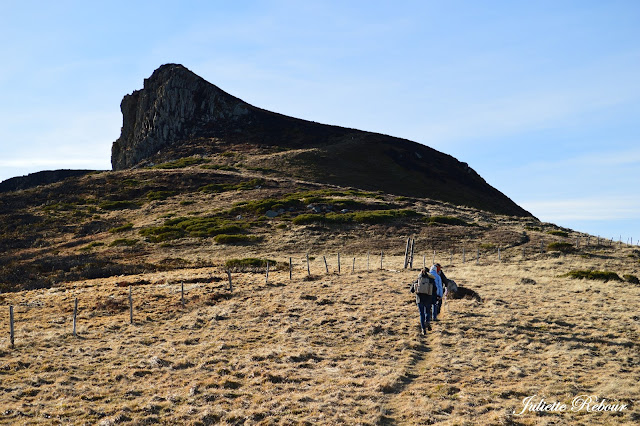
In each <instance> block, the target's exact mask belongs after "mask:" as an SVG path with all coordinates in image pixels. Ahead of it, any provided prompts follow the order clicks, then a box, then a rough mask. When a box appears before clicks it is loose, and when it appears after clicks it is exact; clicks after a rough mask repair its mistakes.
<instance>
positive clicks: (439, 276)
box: [429, 263, 449, 321]
mask: <svg viewBox="0 0 640 426" xmlns="http://www.w3.org/2000/svg"><path fill="white" fill-rule="evenodd" d="M429 272H430V273H431V275H433V276H434V277H435V279H436V286H438V288H439V290H438V296H437V298H436V301H435V302H434V304H433V320H434V321H438V315H440V309H442V299H443V298H444V295H445V292H446V291H447V283H448V281H449V280H448V279H447V277H446V276H445V275H444V272H443V271H442V266H440V264H439V263H436V264H435V265H433V266H432V267H431V270H430V271H429ZM438 284H439V285H438Z"/></svg>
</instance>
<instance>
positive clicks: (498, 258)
mask: <svg viewBox="0 0 640 426" xmlns="http://www.w3.org/2000/svg"><path fill="white" fill-rule="evenodd" d="M500 261H501V259H500V247H498V262H500Z"/></svg>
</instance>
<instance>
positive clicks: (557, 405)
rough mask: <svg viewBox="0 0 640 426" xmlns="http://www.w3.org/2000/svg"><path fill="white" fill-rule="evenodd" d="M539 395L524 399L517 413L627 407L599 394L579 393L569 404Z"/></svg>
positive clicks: (605, 409)
mask: <svg viewBox="0 0 640 426" xmlns="http://www.w3.org/2000/svg"><path fill="white" fill-rule="evenodd" d="M537 398H538V395H533V396H528V397H526V398H524V399H523V400H522V405H523V407H522V411H520V412H519V413H515V412H514V414H516V415H518V416H521V415H523V414H525V413H526V412H536V411H548V412H554V411H555V412H564V411H567V410H568V409H570V410H571V411H573V412H578V411H588V412H596V411H611V412H615V411H624V410H626V409H627V405H626V404H620V403H616V404H612V403H610V402H608V401H607V400H606V399H605V398H602V399H600V398H598V397H597V396H589V395H579V396H576V397H575V398H573V400H572V401H571V405H570V406H568V405H567V404H564V403H562V402H547V401H545V400H544V398H540V399H539V400H538V399H537Z"/></svg>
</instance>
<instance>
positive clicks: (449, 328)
mask: <svg viewBox="0 0 640 426" xmlns="http://www.w3.org/2000/svg"><path fill="white" fill-rule="evenodd" d="M518 250H519V249H517V248H514V249H513V251H512V252H510V251H506V252H504V253H503V256H504V258H506V259H508V261H506V262H503V263H500V264H499V263H497V262H496V261H495V260H491V261H490V260H489V259H481V262H480V264H479V265H476V264H475V261H470V260H469V258H468V259H467V262H466V263H465V264H462V263H461V259H460V258H459V255H457V257H456V258H455V259H454V263H455V264H454V265H448V263H449V261H450V259H449V257H448V256H446V258H445V259H437V260H438V261H440V262H441V263H442V264H443V265H445V271H446V272H447V274H448V276H449V277H450V278H452V279H455V280H456V281H457V282H458V284H461V285H463V286H464V287H466V288H468V289H472V290H474V291H476V292H477V293H478V294H479V295H480V296H481V297H482V299H483V300H482V302H480V301H477V300H473V299H461V300H450V301H448V302H447V303H446V305H445V312H444V314H443V315H442V320H441V321H440V322H439V323H436V324H435V325H434V329H433V331H432V332H431V333H429V335H428V336H426V337H421V336H420V335H419V333H418V331H419V326H418V315H417V309H416V307H415V304H414V301H413V295H412V294H410V293H409V292H408V289H407V283H408V282H410V281H411V280H412V279H413V278H414V276H415V275H416V273H417V272H416V271H405V270H401V266H402V258H400V257H397V256H396V257H388V258H386V259H385V268H386V270H384V271H380V270H377V269H375V268H377V267H379V258H377V259H376V257H374V256H373V255H372V257H371V261H370V265H371V269H372V270H371V271H366V255H362V254H360V255H359V256H358V259H357V260H358V262H357V264H356V273H355V274H353V273H351V266H352V264H351V261H352V260H351V259H352V257H351V256H346V255H345V256H344V257H343V261H344V263H343V267H342V274H341V275H337V274H335V273H333V272H334V269H335V263H336V259H335V258H333V257H331V258H329V259H328V261H329V262H330V266H331V271H332V273H331V274H329V275H327V274H325V272H324V263H323V261H322V254H320V255H319V256H317V255H316V258H315V260H313V262H312V273H313V277H312V279H309V278H308V277H306V265H305V264H304V262H303V259H304V254H298V255H296V256H294V260H295V266H296V268H295V271H294V278H293V280H289V273H288V270H279V271H275V272H274V271H272V272H271V273H270V277H269V282H268V283H267V282H265V277H264V275H263V274H261V273H238V274H234V275H233V280H234V290H233V292H232V293H231V292H229V290H228V282H227V281H226V274H225V273H224V271H223V270H222V269H221V268H201V269H182V270H176V271H171V272H165V273H154V274H146V275H137V276H127V277H113V278H108V279H100V280H92V281H83V282H75V283H67V284H65V285H62V286H60V287H57V288H53V289H47V290H36V291H25V292H20V293H12V294H4V295H1V296H0V302H1V303H2V310H3V312H4V313H3V314H2V323H1V325H0V327H1V328H2V330H3V333H2V338H1V339H0V348H1V349H0V387H1V388H2V393H1V396H0V406H1V407H2V411H1V412H0V421H1V422H2V423H3V424H57V423H70V424H103V425H107V424H120V423H122V424H150V423H161V424H194V425H195V424H218V423H220V424H341V423H342V424H433V423H436V424H446V425H448V424H450V425H454V424H460V425H463V424H531V425H533V424H637V423H638V422H639V421H640V413H639V411H638V395H639V391H640V385H639V384H638V378H639V377H640V356H639V351H638V348H639V343H638V342H639V339H638V336H639V327H640V322H639V318H638V312H637V307H638V306H640V286H638V285H630V284H628V283H619V282H609V283H606V284H604V283H602V282H599V281H581V280H573V279H569V278H562V277H560V275H561V274H563V273H565V272H567V271H569V270H571V269H586V268H589V267H596V268H597V269H610V270H616V271H618V272H619V273H620V274H622V273H635V274H637V265H638V263H637V261H636V260H633V261H632V260H628V258H626V257H625V253H626V252H625V251H624V250H622V251H620V252H618V253H617V254H616V255H615V256H614V255H608V256H602V257H605V259H601V258H584V257H580V256H572V255H569V256H566V257H554V256H551V255H535V256H530V259H529V260H522V259H520V258H519V251H518ZM270 257H271V256H270ZM416 257H417V258H419V260H420V262H419V263H421V262H422V258H421V256H416ZM276 258H277V256H276ZM278 260H285V259H284V258H280V259H278ZM430 261H431V259H430V256H429V255H428V256H427V262H428V263H430ZM603 262H604V263H603ZM633 262H635V263H633ZM634 268H635V269H634ZM523 278H529V279H532V280H534V281H535V284H527V283H523ZM525 281H526V280H525ZM137 282H138V283H139V282H142V283H145V282H146V283H147V284H138V285H134V286H133V287H132V294H133V301H134V323H133V324H129V310H128V287H126V286H123V287H119V286H118V283H120V285H126V284H127V283H137ZM181 282H185V283H186V284H185V305H184V306H183V305H182V304H181V303H180V283H181ZM76 297H77V298H78V300H79V317H78V318H79V319H78V337H73V336H72V334H71V331H72V314H73V301H74V299H75V298H76ZM9 305H13V306H14V307H15V316H16V347H15V348H13V349H12V348H10V347H9V339H8V329H9V326H8V306H9ZM5 330H6V332H4V331H5ZM579 395H593V396H598V397H600V398H606V399H607V400H608V401H617V402H623V403H625V404H627V405H628V407H627V409H625V410H623V411H620V412H615V413H612V412H586V411H585V410H582V411H580V412H571V410H570V409H567V410H565V411H562V412H551V413H548V412H538V413H536V412H527V413H525V414H524V415H522V416H518V415H515V414H514V413H519V412H520V411H521V410H522V408H523V403H522V400H523V399H524V398H526V397H527V396H537V397H542V398H544V400H545V401H548V402H555V401H558V402H562V403H565V404H570V403H571V400H572V399H573V398H574V397H576V396H579Z"/></svg>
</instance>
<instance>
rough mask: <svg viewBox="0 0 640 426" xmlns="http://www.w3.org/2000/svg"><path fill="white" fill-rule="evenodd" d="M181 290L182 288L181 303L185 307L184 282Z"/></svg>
mask: <svg viewBox="0 0 640 426" xmlns="http://www.w3.org/2000/svg"><path fill="white" fill-rule="evenodd" d="M180 285H181V288H180V303H182V306H184V282H183V283H180Z"/></svg>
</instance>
